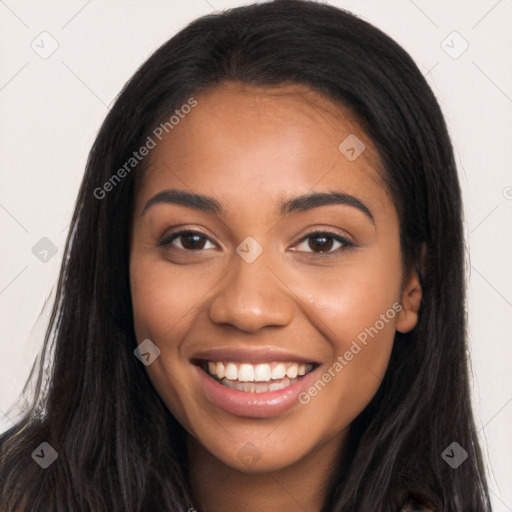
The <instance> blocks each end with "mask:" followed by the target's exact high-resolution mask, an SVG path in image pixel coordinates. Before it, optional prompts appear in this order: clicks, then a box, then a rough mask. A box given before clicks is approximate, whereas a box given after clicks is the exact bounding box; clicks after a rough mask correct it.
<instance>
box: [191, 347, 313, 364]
mask: <svg viewBox="0 0 512 512" xmlns="http://www.w3.org/2000/svg"><path fill="white" fill-rule="evenodd" d="M199 360H204V361H232V362H239V363H271V362H274V361H282V362H292V363H295V362H297V363H312V364H319V363H318V362H317V361H315V360H314V359H312V358H310V357H307V356H306V357H305V356H299V355H297V354H293V353H291V352H287V351H285V350H283V349H278V348H274V347H264V348H254V347H253V348H251V347H220V348H213V349H209V350H201V351H198V352H196V353H195V354H194V355H193V356H192V357H191V361H192V362H196V361H199Z"/></svg>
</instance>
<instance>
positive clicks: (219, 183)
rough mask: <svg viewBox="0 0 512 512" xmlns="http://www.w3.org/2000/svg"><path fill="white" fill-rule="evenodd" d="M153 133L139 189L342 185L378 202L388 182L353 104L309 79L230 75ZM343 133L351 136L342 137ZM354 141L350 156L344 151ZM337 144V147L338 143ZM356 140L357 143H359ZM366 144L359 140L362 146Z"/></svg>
mask: <svg viewBox="0 0 512 512" xmlns="http://www.w3.org/2000/svg"><path fill="white" fill-rule="evenodd" d="M195 99H196V101H197V106H195V107H194V108H193V109H192V111H190V112H189V113H188V114H186V115H182V116H180V120H179V123H178V124H176V125H174V126H173V127H172V130H169V133H167V134H166V133H165V132H164V135H163V137H162V140H161V141H159V140H156V147H155V148H154V149H153V150H152V151H151V154H150V155H149V165H148V168H147V171H146V176H145V177H144V180H143V182H142V187H141V190H140V196H142V197H143V198H147V197H148V196H149V195H151V194H155V193H158V192H160V191H161V190H162V189H165V188H182V189H193V190H194V191H195V192H202V193H208V194H217V195H218V196H219V197H223V196H226V197H229V198H230V199H231V200H232V199H233V197H231V195H232V194H231V192H232V193H233V194H238V195H239V196H244V195H245V196H247V195H248V194H250V195H251V196H254V195H255V194H256V195H257V194H258V191H259V192H261V194H262V195H263V196H262V199H263V198H266V197H268V194H267V192H268V191H269V189H270V188H271V189H272V190H273V191H274V193H275V194H277V196H278V197H279V198H280V199H281V198H283V197H286V196H288V195H289V192H291V191H290V189H293V192H298V193H306V192H309V191H312V190H315V189H318V188H320V189H324V190H327V189H340V187H341V188H342V189H343V191H344V192H347V193H357V194H358V195H359V196H360V197H363V198H366V199H367V200H370V201H371V202H376V201H377V202H381V201H382V200H383V197H381V196H383V195H386V194H387V192H386V187H385V184H384V181H383V180H382V177H381V170H380V169H381V165H380V160H379V157H378V153H377V151H376V150H375V148H374V146H373V144H372V142H371V140H370V139H369V138H368V136H367V135H366V134H365V133H364V132H363V130H362V129H361V128H360V126H359V125H358V123H357V121H356V120H355V119H354V117H353V116H352V115H351V114H350V112H349V111H348V110H347V109H345V108H343V107H342V106H341V105H340V104H338V103H334V102H332V101H331V100H330V99H328V98H326V97H325V96H323V95H321V94H319V93H317V92H315V91H313V90H311V89H309V88H308V87H305V86H302V85H298V84H290V85H280V86H272V87H256V86H251V85H247V84H240V83H227V84H222V85H220V86H218V87H216V88H215V89H213V90H210V91H208V92H207V93H205V94H202V95H199V96H197V97H196V98H195ZM344 141H348V142H347V143H345V142H344ZM354 142H355V144H356V146H355V150H356V151H357V152H359V151H360V150H361V149H362V148H363V147H364V150H363V152H362V153H361V154H360V156H358V157H357V158H356V159H355V160H351V159H350V158H347V156H349V157H350V156H351V155H353V152H352V153H346V152H345V153H344V152H343V151H345V150H346V149H347V145H348V149H350V146H354ZM340 144H341V145H342V146H341V150H340ZM358 144H359V146H358ZM363 144H364V146H363Z"/></svg>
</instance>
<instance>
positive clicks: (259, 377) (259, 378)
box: [254, 364, 272, 382]
mask: <svg viewBox="0 0 512 512" xmlns="http://www.w3.org/2000/svg"><path fill="white" fill-rule="evenodd" d="M271 377H272V372H271V371H270V366H269V365H268V364H258V365H256V368H255V369H254V380H255V381H256V382H268V381H269V380H270V378H271Z"/></svg>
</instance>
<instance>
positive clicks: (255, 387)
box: [222, 378, 299, 393]
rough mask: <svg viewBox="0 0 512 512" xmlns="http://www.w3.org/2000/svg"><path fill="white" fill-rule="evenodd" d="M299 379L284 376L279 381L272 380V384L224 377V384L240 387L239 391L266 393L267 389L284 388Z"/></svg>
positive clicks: (230, 386)
mask: <svg viewBox="0 0 512 512" xmlns="http://www.w3.org/2000/svg"><path fill="white" fill-rule="evenodd" d="M298 380H299V379H293V380H290V379H288V378H284V379H282V380H280V381H279V382H272V384H268V383H265V382H240V381H237V380H235V381H231V380H228V379H222V384H223V385H224V386H227V387H228V388H232V389H238V390H239V391H245V392H246V393H265V392H267V391H277V390H279V389H284V388H286V387H288V386H291V385H292V384H295V383H296V382H297V381H298Z"/></svg>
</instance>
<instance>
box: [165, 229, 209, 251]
mask: <svg viewBox="0 0 512 512" xmlns="http://www.w3.org/2000/svg"><path fill="white" fill-rule="evenodd" d="M207 243H210V244H211V245H212V247H206V248H207V249H210V248H215V247H214V246H213V244H212V243H211V242H210V240H209V239H208V237H207V236H205V235H203V234H202V233H199V232H198V231H179V232H177V233H169V234H167V235H165V236H164V237H163V238H162V239H161V240H160V241H159V242H158V244H157V245H158V246H159V247H160V246H164V247H165V246H170V245H173V246H174V247H177V248H178V249H183V250H185V251H200V250H203V249H205V245H206V244H207Z"/></svg>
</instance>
